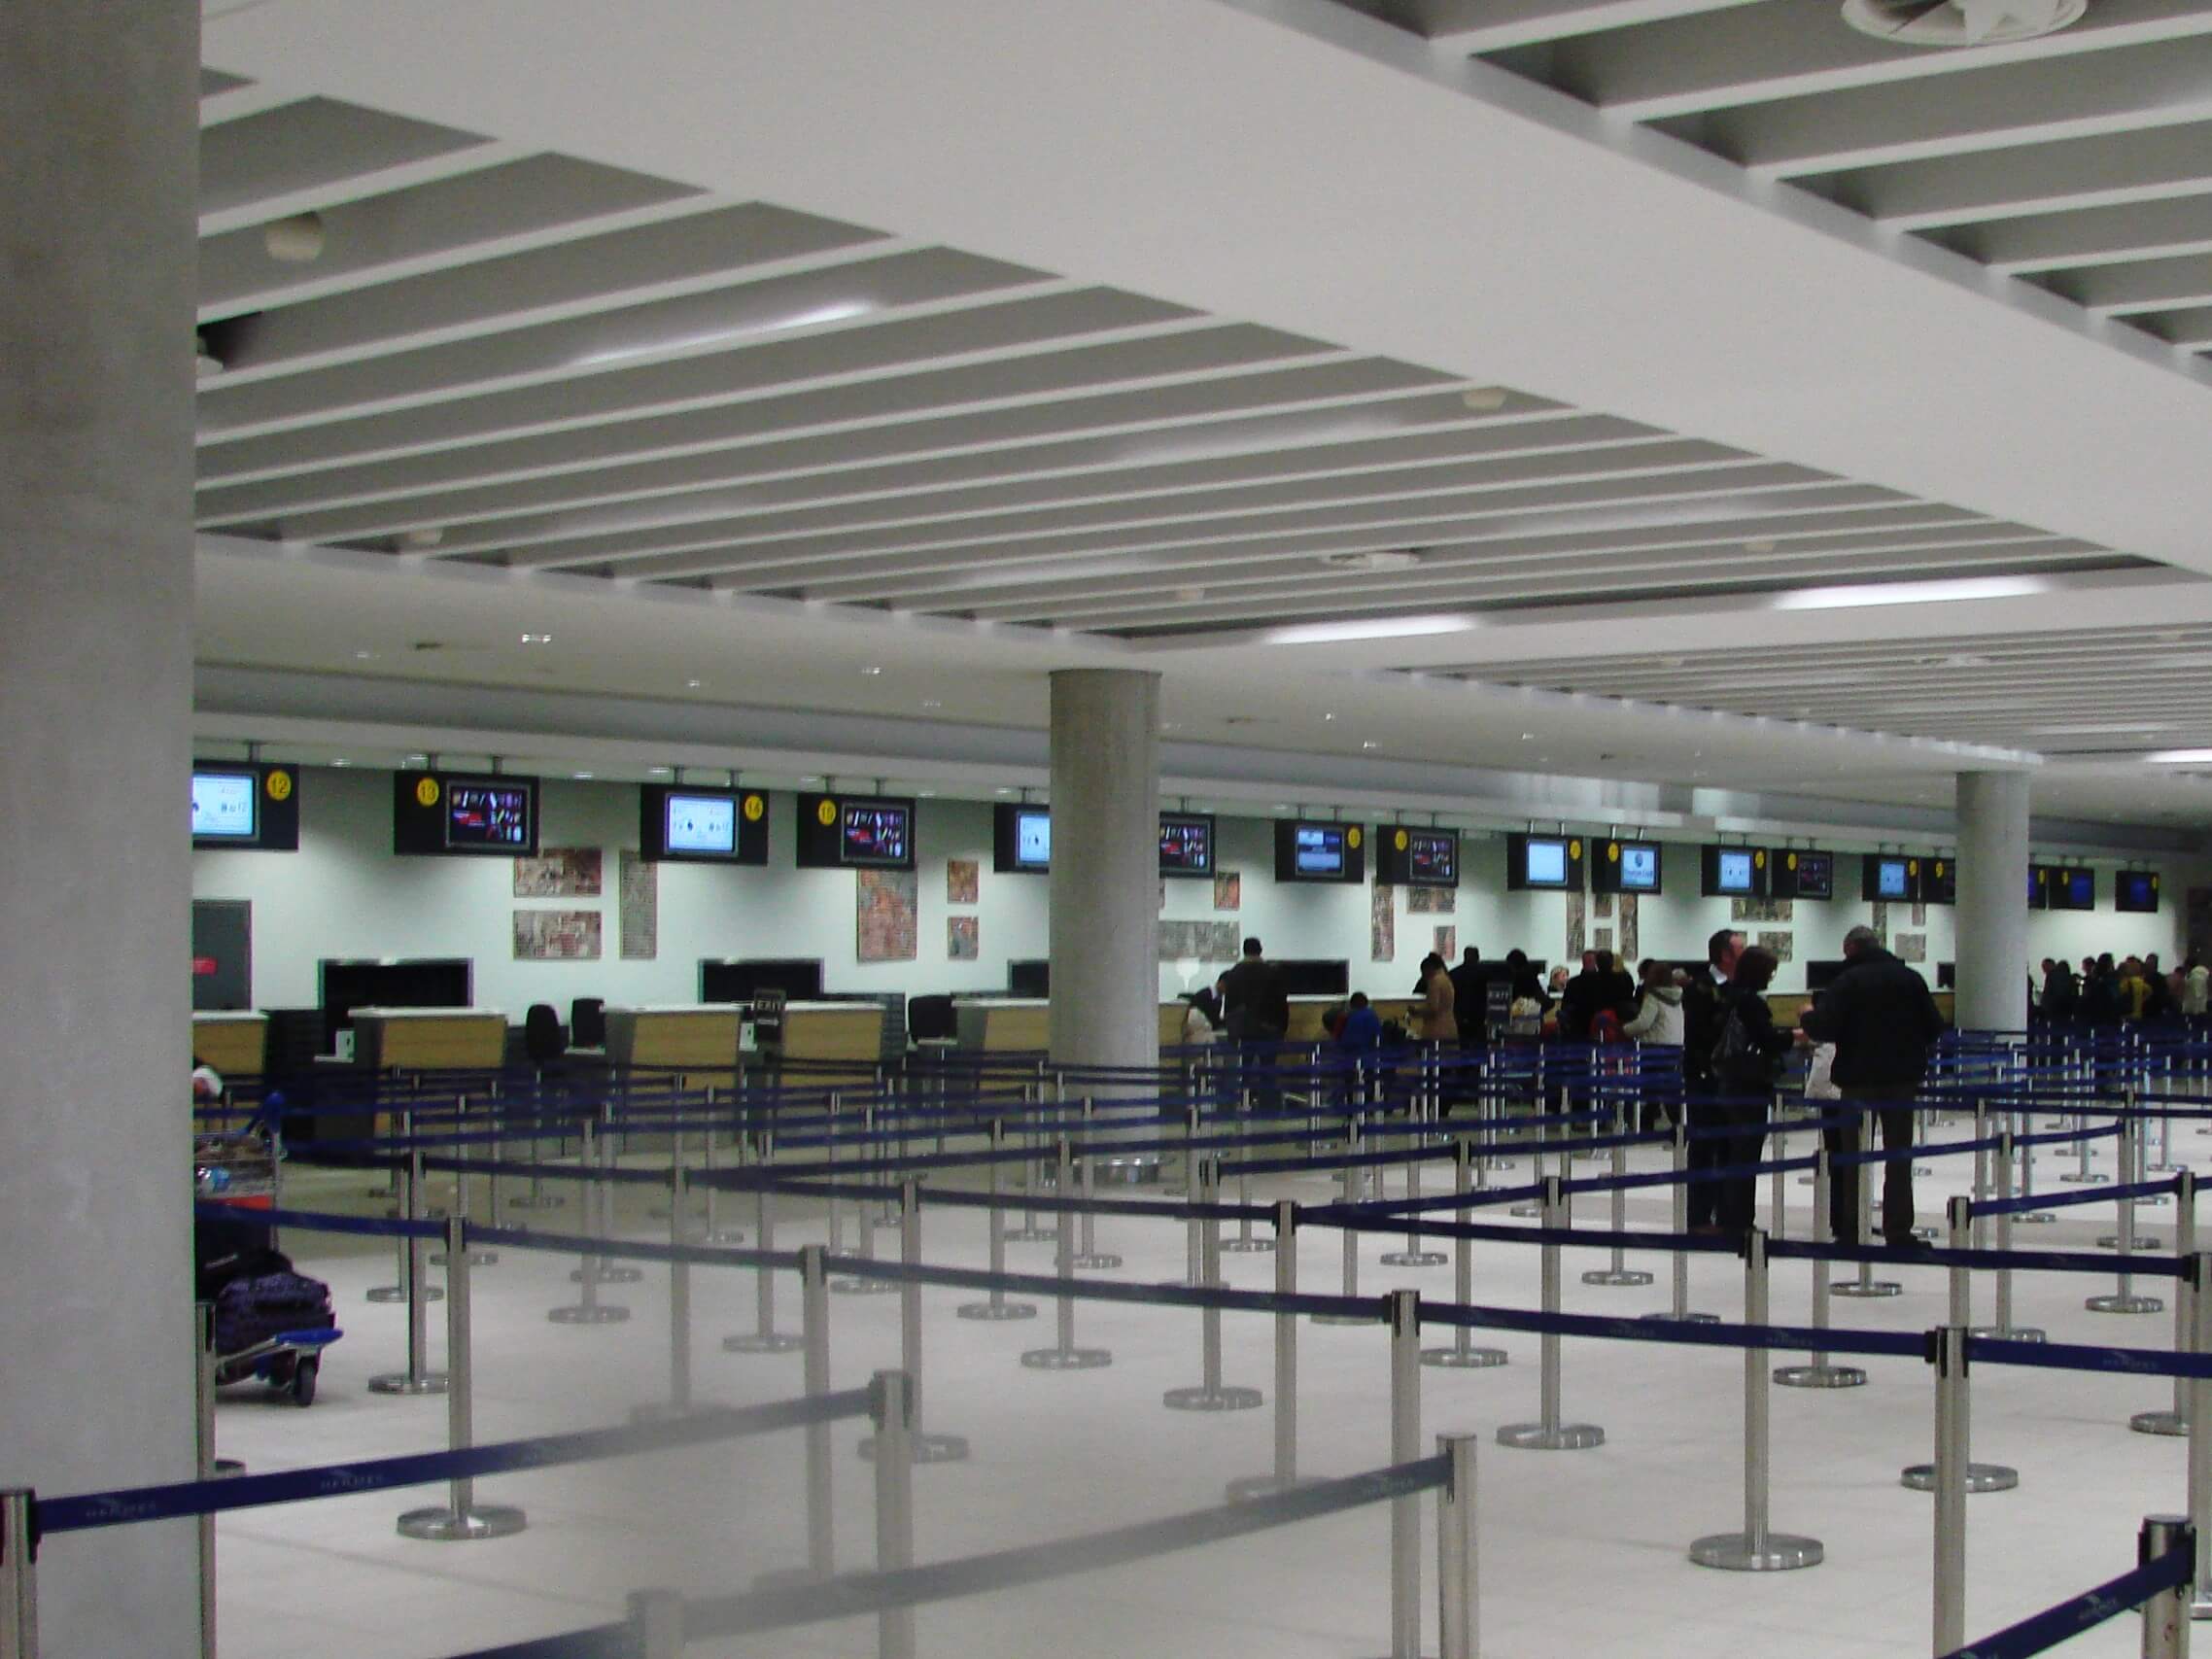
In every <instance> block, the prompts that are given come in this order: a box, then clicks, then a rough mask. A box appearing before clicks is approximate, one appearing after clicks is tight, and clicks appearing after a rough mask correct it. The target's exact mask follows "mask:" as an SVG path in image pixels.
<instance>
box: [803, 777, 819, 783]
mask: <svg viewBox="0 0 2212 1659" xmlns="http://www.w3.org/2000/svg"><path fill="white" fill-rule="evenodd" d="M799 781H800V782H802V783H819V782H820V781H821V779H820V778H800V779H799Z"/></svg>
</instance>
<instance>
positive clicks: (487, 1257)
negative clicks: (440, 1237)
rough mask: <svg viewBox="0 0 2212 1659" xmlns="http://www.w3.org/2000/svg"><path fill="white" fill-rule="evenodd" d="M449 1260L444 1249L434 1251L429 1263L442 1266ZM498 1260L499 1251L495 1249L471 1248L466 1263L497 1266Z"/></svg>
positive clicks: (472, 1265)
mask: <svg viewBox="0 0 2212 1659" xmlns="http://www.w3.org/2000/svg"><path fill="white" fill-rule="evenodd" d="M450 1260H451V1258H450V1257H449V1256H448V1255H447V1254H446V1253H445V1252H444V1251H442V1250H440V1251H436V1252H434V1253H433V1254H432V1257H431V1265H432V1267H443V1266H444V1265H446V1263H447V1262H449V1261H450ZM499 1260H500V1253H499V1252H498V1251H496V1250H471V1251H470V1252H469V1253H468V1265H469V1266H471V1267H492V1266H497V1265H498V1264H499ZM439 1294H440V1295H441V1296H442V1295H443V1294H444V1293H443V1292H440V1293H439Z"/></svg>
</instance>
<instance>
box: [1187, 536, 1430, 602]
mask: <svg viewBox="0 0 2212 1659" xmlns="http://www.w3.org/2000/svg"><path fill="white" fill-rule="evenodd" d="M1421 560H1422V552H1421V549H1420V548H1418V547H1377V548H1372V549H1370V550H1368V551H1366V552H1364V553H1324V554H1322V555H1321V557H1320V559H1319V560H1318V561H1317V562H1318V563H1320V564H1323V565H1327V566H1328V567H1329V568H1330V569H1331V570H1360V571H1363V572H1366V573H1369V574H1372V573H1375V572H1378V571H1382V570H1413V569H1415V568H1417V567H1418V566H1419V565H1420V563H1421ZM1199 591H1200V592H1201V593H1202V592H1203V591H1204V590H1203V589H1200V590H1199Z"/></svg>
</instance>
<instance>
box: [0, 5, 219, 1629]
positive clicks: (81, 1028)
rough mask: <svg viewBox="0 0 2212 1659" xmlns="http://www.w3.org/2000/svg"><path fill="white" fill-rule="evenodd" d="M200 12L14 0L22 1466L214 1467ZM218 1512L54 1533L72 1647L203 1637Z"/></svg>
mask: <svg viewBox="0 0 2212 1659" xmlns="http://www.w3.org/2000/svg"><path fill="white" fill-rule="evenodd" d="M199 15H200V8H199V6H198V5H196V4H191V3H189V0H187V3H180V0H16V3H14V4H7V5H0V272H5V273H6V274H5V276H4V278H0V365H4V366H0V1012H4V1017H0V1262H6V1263H7V1286H6V1288H5V1290H0V1484H7V1485H35V1486H36V1487H38V1488H39V1489H40V1490H41V1492H43V1493H51V1494H54V1495H60V1494H63V1493H68V1492H77V1491H84V1490H87V1489H98V1488H103V1487H113V1486H123V1485H135V1484H138V1483H140V1482H147V1481H170V1480H189V1479H190V1478H191V1476H192V1470H193V1443H192V1418H193V1411H192V1357H191V1343H192V1331H193V1321H192V1311H191V1296H192V1283H191V1233H190V1226H191V1222H190V1202H191V1181H190V1172H191V1171H190V1119H189V1118H188V1116H187V1112H188V1104H189V1100H190V1094H189V1090H188V1089H187V1086H186V1072H187V1070H188V1067H189V1064H190V995H189V989H188V982H187V976H186V973H185V965H186V958H187V956H188V955H189V954H190V891H191V887H190V881H191V872H190V838H189V836H188V834H187V830H186V820H185V803H186V799H187V794H188V784H187V768H188V766H189V764H190V754H191V750H190V708H191V621H192V618H191V603H192V565H191V556H192V546H191V528H190V526H191V483H192V382H193V370H192V311H193V282H194V277H193V272H194V265H195V255H194V236H195V217H196V210H195V202H194V194H195V190H196V188H197V177H196V175H197V165H198V163H197V154H198V134H197V130H196V129H197V124H198V110H197V96H198V58H199ZM195 1538H196V1529H195V1527H194V1525H193V1523H192V1522H190V1521H189V1520H188V1521H169V1522H161V1523H156V1524H154V1525H148V1526H139V1527H123V1528H119V1529H116V1530H114V1531H111V1532H103V1533H98V1534H91V1535H86V1537H84V1538H71V1539H67V1540H63V1541H58V1542H56V1543H53V1544H52V1545H50V1546H49V1547H48V1548H47V1549H46V1550H45V1551H44V1552H43V1554H42V1557H41V1562H40V1572H39V1618H40V1626H41V1635H42V1637H43V1639H44V1651H46V1652H48V1653H52V1654H63V1655H85V1656H86V1659H89V1656H91V1655H95V1654H98V1655H110V1654H113V1655H122V1654H130V1655H133V1656H134V1659H136V1656H140V1655H144V1656H148V1659H164V1656H169V1655H177V1656H182V1655H186V1654H192V1653H196V1652H197V1651H198V1643H199V1616H198V1578H197V1573H196V1570H195V1566H194V1562H195V1555H194V1545H195Z"/></svg>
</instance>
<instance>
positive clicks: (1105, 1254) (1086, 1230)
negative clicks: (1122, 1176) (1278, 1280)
mask: <svg viewBox="0 0 2212 1659" xmlns="http://www.w3.org/2000/svg"><path fill="white" fill-rule="evenodd" d="M1096 1115H1097V1102H1096V1101H1095V1100H1094V1099H1093V1098H1092V1097H1091V1096H1090V1095H1088V1094H1086V1095H1085V1096H1084V1097H1083V1170H1082V1177H1081V1178H1082V1182H1083V1221H1082V1227H1083V1242H1082V1245H1081V1247H1080V1248H1079V1249H1078V1250H1077V1251H1076V1256H1075V1264H1076V1265H1077V1266H1078V1267H1081V1268H1082V1269H1083V1270H1084V1271H1085V1272H1086V1273H1104V1272H1109V1271H1111V1270H1112V1269H1114V1268H1116V1267H1119V1266H1120V1265H1121V1264H1122V1259H1121V1258H1120V1257H1119V1256H1116V1255H1115V1254H1114V1253H1113V1252H1112V1251H1110V1250H1100V1249H1099V1248H1098V1211H1097V1209H1096V1208H1095V1207H1094V1206H1095V1204H1096V1201H1097V1197H1098V1154H1097V1151H1096V1147H1095V1143H1094V1142H1093V1140H1092V1138H1091V1137H1092V1136H1093V1135H1094V1134H1095V1133H1096V1132H1097V1131H1096V1129H1095V1128H1094V1127H1093V1126H1092V1124H1093V1120H1094V1118H1095V1117H1096ZM1064 1195H1065V1194H1063V1196H1064ZM1061 1225H1062V1226H1065V1225H1066V1223H1065V1219H1064V1218H1063V1220H1062V1223H1061ZM1244 1227H1245V1231H1247V1232H1250V1231H1251V1230H1252V1224H1251V1222H1249V1221H1247V1222H1246V1223H1245V1224H1244ZM1222 1248H1224V1249H1225V1250H1226V1249H1227V1248H1228V1247H1227V1245H1224V1246H1223V1247H1222Z"/></svg>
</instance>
